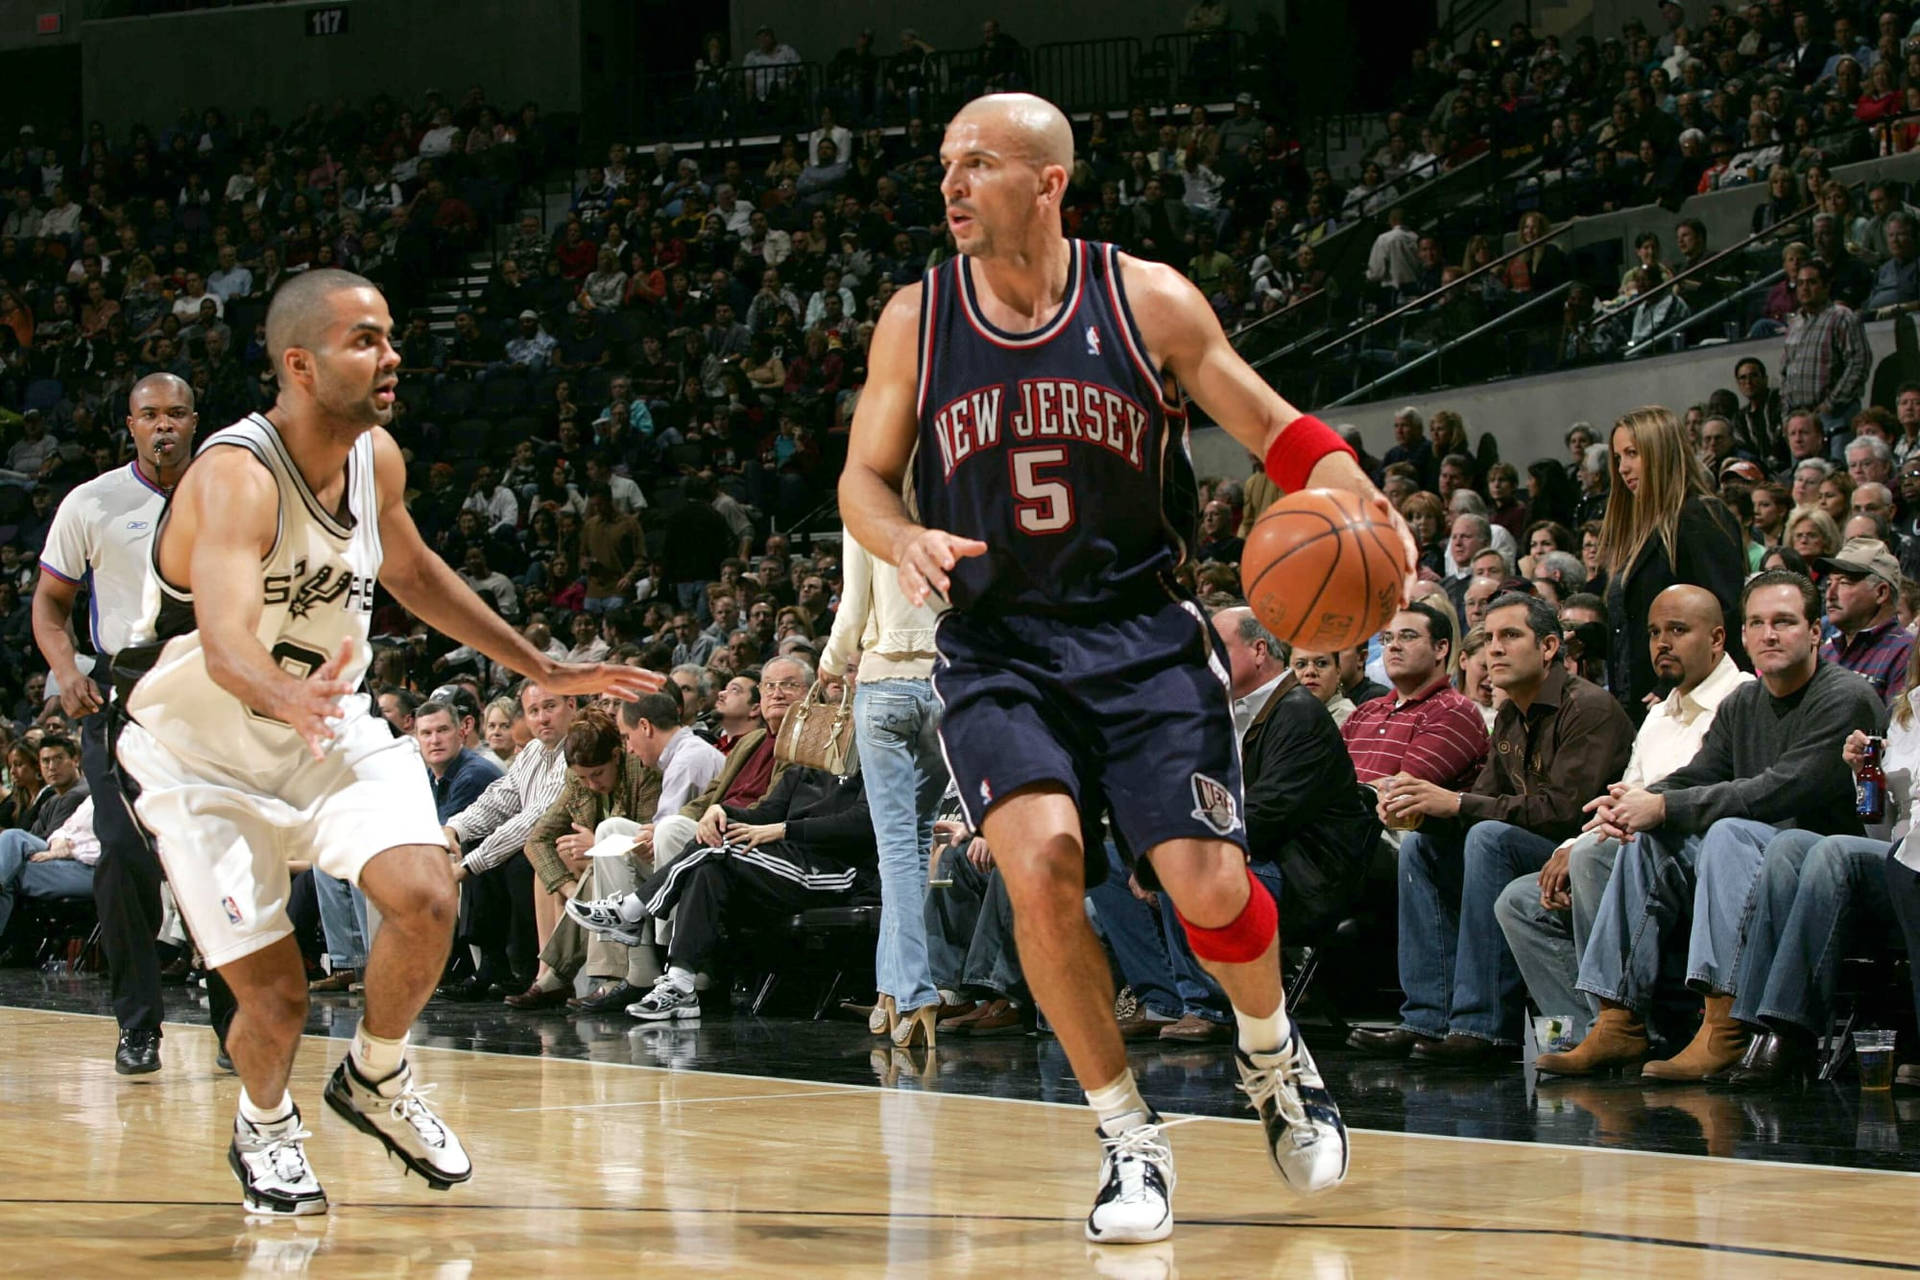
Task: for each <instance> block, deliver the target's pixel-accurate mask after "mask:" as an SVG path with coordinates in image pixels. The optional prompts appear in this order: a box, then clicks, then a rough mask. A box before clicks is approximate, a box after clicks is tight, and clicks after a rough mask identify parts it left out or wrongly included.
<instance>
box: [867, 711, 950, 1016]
mask: <svg viewBox="0 0 1920 1280" xmlns="http://www.w3.org/2000/svg"><path fill="white" fill-rule="evenodd" d="M853 724H854V740H855V742H856V743H857V744H858V745H859V748H860V771H861V773H862V775H863V776H865V778H866V780H867V811H868V814H869V816H870V817H871V818H872V819H873V838H874V840H875V841H876V842H877V843H878V844H879V846H880V942H879V945H878V946H877V948H876V949H875V952H874V959H873V968H874V976H875V979H876V981H877V985H878V986H879V988H880V990H881V991H882V992H884V993H885V994H887V995H890V996H892V997H893V1000H894V1004H895V1005H896V1006H897V1007H898V1008H899V1010H900V1012H901V1013H910V1012H912V1011H913V1010H915V1009H918V1008H920V1007H921V1006H922V1005H929V1004H938V1003H940V992H939V990H938V988H936V987H935V986H934V985H933V974H932V972H931V970H930V969H929V967H928V963H927V926H926V898H927V850H928V849H929V848H930V847H931V846H932V844H933V815H934V813H935V811H936V810H937V809H938V808H939V806H940V796H941V793H943V792H944V791H945V790H946V789H947V765H946V761H945V759H944V758H942V756H941V754H940V737H939V733H938V729H939V724H940V712H939V706H938V704H936V703H935V702H934V699H933V686H932V685H931V684H929V683H928V682H927V681H925V680H870V681H862V682H861V683H860V685H859V686H858V687H857V688H856V689H855V690H854V694H853Z"/></svg>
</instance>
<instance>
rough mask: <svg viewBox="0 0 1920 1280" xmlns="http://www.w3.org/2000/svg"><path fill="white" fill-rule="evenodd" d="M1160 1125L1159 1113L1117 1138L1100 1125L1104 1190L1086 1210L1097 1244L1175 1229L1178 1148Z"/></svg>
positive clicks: (1141, 1239)
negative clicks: (1168, 1141)
mask: <svg viewBox="0 0 1920 1280" xmlns="http://www.w3.org/2000/svg"><path fill="white" fill-rule="evenodd" d="M1160 1129H1161V1125H1160V1119H1159V1117H1158V1116H1156V1117H1154V1118H1153V1120H1151V1121H1149V1122H1148V1123H1146V1124H1138V1125H1135V1126H1134V1127H1133V1128H1131V1129H1128V1130H1126V1131H1125V1132H1124V1133H1122V1134H1121V1135H1120V1136H1119V1137H1117V1138H1109V1137H1108V1136H1107V1134H1106V1131H1105V1130H1104V1129H1098V1128H1096V1129H1095V1132H1096V1133H1098V1134H1099V1135H1100V1145H1101V1146H1103V1147H1105V1148H1106V1156H1105V1158H1104V1159H1103V1160H1101V1162H1100V1194H1099V1195H1098V1196H1096V1197H1095V1198H1094V1201H1093V1212H1092V1213H1089V1214H1088V1215H1087V1239H1089V1240H1091V1241H1093V1242H1094V1243H1095V1244H1146V1243H1149V1242H1151V1241H1154V1240H1165V1239H1166V1238H1167V1236H1168V1235H1170V1234H1171V1233H1172V1231H1173V1184H1174V1181H1175V1179H1174V1176H1173V1149H1172V1148H1170V1147H1169V1146H1167V1144H1166V1140H1165V1138H1164V1137H1162V1135H1161V1132H1160Z"/></svg>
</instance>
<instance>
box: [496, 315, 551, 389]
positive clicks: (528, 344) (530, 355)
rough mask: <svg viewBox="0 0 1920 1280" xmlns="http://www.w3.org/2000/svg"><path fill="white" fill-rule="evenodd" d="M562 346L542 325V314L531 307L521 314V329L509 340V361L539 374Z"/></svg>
mask: <svg viewBox="0 0 1920 1280" xmlns="http://www.w3.org/2000/svg"><path fill="white" fill-rule="evenodd" d="M559 346H560V344H559V343H558V342H556V341H555V340H554V337H553V335H552V334H550V333H548V332H547V331H546V329H545V328H544V327H543V326H542V325H541V323H540V313H539V312H538V311H535V310H534V309H533V308H531V307H529V308H527V309H526V310H525V311H522V312H521V313H520V321H519V329H518V330H517V331H516V332H515V334H514V335H513V337H511V338H509V339H508V340H507V359H508V361H509V362H511V363H513V364H517V365H519V366H520V367H521V368H523V369H531V370H533V371H534V372H536V373H538V372H540V371H541V370H543V369H545V368H546V367H547V364H548V362H550V361H551V360H552V359H553V353H554V352H555V351H556V350H557V349H558V348H559Z"/></svg>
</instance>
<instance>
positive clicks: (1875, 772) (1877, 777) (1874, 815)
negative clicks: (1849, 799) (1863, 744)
mask: <svg viewBox="0 0 1920 1280" xmlns="http://www.w3.org/2000/svg"><path fill="white" fill-rule="evenodd" d="M1884 750H1885V745H1884V741H1883V740H1882V739H1880V738H1868V739H1867V762H1866V763H1865V764H1863V765H1861V766H1860V774H1859V776H1858V777H1857V778H1855V779H1854V783H1853V793H1854V800H1855V807H1856V808H1858V809H1859V811H1860V816H1861V817H1862V818H1865V819H1866V820H1867V821H1868V822H1884V821H1886V817H1887V775H1886V772H1885V771H1884V770H1882V769H1881V767H1880V757H1881V753H1882V752H1883V751H1884Z"/></svg>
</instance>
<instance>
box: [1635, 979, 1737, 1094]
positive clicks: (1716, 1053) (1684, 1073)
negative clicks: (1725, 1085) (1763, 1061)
mask: <svg viewBox="0 0 1920 1280" xmlns="http://www.w3.org/2000/svg"><path fill="white" fill-rule="evenodd" d="M1752 1034H1753V1033H1752V1032H1751V1031H1749V1030H1748V1029H1747V1027H1746V1026H1745V1025H1744V1024H1742V1023H1738V1022H1735V1021H1734V1020H1733V997H1732V996H1708V997H1707V1012H1706V1016H1705V1017H1703V1018H1701V1019H1700V1030H1698V1031H1696V1032H1694V1035H1693V1040H1692V1042H1691V1043H1689V1044H1688V1045H1687V1047H1686V1048H1684V1049H1682V1050H1681V1051H1680V1052H1679V1053H1676V1054H1674V1055H1673V1057H1671V1058H1668V1059H1666V1060H1665V1061H1664V1062H1649V1063H1648V1064H1647V1065H1646V1066H1644V1067H1642V1068H1640V1078H1641V1079H1643V1080H1678V1081H1687V1082H1692V1081H1699V1080H1704V1079H1706V1078H1707V1077H1708V1076H1710V1075H1712V1074H1713V1073H1714V1072H1716V1071H1725V1070H1726V1069H1727V1068H1728V1067H1730V1066H1732V1065H1733V1064H1734V1063H1736V1062H1738V1061H1740V1055H1741V1054H1743V1053H1745V1052H1746V1051H1747V1041H1748V1040H1749V1039H1751V1038H1752Z"/></svg>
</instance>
